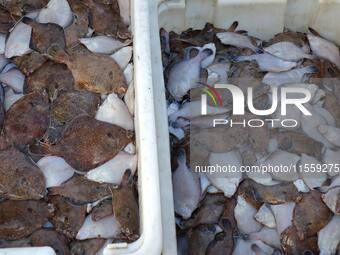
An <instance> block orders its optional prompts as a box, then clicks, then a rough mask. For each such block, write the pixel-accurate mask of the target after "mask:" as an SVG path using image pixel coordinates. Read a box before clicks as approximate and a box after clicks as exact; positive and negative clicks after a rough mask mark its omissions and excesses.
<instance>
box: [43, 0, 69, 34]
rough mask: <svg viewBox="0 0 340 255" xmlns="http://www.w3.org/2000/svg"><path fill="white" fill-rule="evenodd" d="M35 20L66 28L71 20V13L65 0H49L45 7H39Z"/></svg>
mask: <svg viewBox="0 0 340 255" xmlns="http://www.w3.org/2000/svg"><path fill="white" fill-rule="evenodd" d="M37 21H38V22H40V23H55V24H58V25H59V26H61V27H63V28H66V27H68V26H69V25H71V23H72V21H73V13H72V10H71V8H70V5H69V4H68V2H67V0H50V1H49V2H48V4H47V7H46V8H43V9H41V11H40V13H39V15H38V17H37Z"/></svg>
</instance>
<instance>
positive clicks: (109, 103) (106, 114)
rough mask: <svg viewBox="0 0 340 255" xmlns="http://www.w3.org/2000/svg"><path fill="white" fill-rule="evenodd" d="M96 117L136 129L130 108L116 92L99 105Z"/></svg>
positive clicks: (128, 128) (127, 128) (126, 127)
mask: <svg viewBox="0 0 340 255" xmlns="http://www.w3.org/2000/svg"><path fill="white" fill-rule="evenodd" d="M96 119H97V120H100V121H104V122H108V123H111V124H114V125H117V126H120V127H122V128H125V129H126V130H134V123H133V119H132V116H131V114H130V112H129V110H128V108H127V107H126V105H125V103H124V102H123V101H122V100H121V99H120V98H119V97H118V96H117V95H116V94H114V93H112V94H110V95H109V96H108V97H107V98H106V99H105V101H104V102H103V103H102V105H101V106H100V107H99V109H98V111H97V114H96Z"/></svg>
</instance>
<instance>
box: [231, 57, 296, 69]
mask: <svg viewBox="0 0 340 255" xmlns="http://www.w3.org/2000/svg"><path fill="white" fill-rule="evenodd" d="M253 60H255V61H256V62H257V64H258V65H259V67H260V69H261V70H262V71H265V72H283V71H288V70H290V69H292V68H294V67H296V66H297V63H296V62H292V61H286V60H283V59H280V58H277V57H275V56H273V55H271V54H268V53H264V54H255V55H250V56H238V57H235V58H234V61H236V62H242V61H253Z"/></svg>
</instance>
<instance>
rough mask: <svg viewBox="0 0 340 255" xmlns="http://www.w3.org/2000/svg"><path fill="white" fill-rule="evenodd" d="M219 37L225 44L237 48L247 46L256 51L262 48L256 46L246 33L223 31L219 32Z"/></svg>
mask: <svg viewBox="0 0 340 255" xmlns="http://www.w3.org/2000/svg"><path fill="white" fill-rule="evenodd" d="M216 36H217V38H218V39H220V41H221V42H222V43H223V44H226V45H231V46H234V47H237V48H241V49H243V48H247V49H251V50H252V51H254V52H258V51H260V49H259V48H258V47H257V46H255V45H254V44H253V43H252V41H251V40H250V38H249V37H248V36H246V35H243V34H240V33H236V32H223V33H217V34H216Z"/></svg>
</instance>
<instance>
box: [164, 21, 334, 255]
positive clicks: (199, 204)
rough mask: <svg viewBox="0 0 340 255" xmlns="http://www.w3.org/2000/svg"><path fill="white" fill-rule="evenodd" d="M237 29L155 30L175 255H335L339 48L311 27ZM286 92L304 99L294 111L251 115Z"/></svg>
mask: <svg viewBox="0 0 340 255" xmlns="http://www.w3.org/2000/svg"><path fill="white" fill-rule="evenodd" d="M237 26H238V22H234V23H233V24H232V25H231V26H230V27H229V28H228V29H219V28H215V27H214V26H213V25H211V24H206V25H205V27H204V28H203V29H202V30H194V29H188V30H186V31H184V32H182V33H181V34H176V33H175V32H172V31H171V32H167V31H165V30H164V29H161V31H160V37H161V47H162V59H163V70H164V79H165V83H166V89H167V102H168V119H169V132H170V144H171V153H172V170H173V171H172V181H173V191H174V206H175V213H176V229H177V242H178V254H183V255H184V254H189V255H190V254H195V255H197V254H202V255H203V254H209V255H216V254H224V255H226V254H233V255H238V254H239V255H244V254H256V255H259V254H261V255H262V254H292V255H295V254H296V255H297V254H299V255H301V254H323V255H331V254H340V245H339V242H340V174H339V163H340V90H339V88H340V53H339V47H338V46H337V45H335V44H334V43H333V42H331V41H328V40H327V39H325V38H323V37H322V36H321V35H320V34H318V32H317V31H315V30H313V29H312V28H310V29H309V32H308V33H300V32H294V31H289V30H284V31H283V32H282V33H279V34H277V35H275V36H274V37H273V38H272V39H270V40H268V41H263V40H261V39H259V38H255V37H252V36H250V35H249V34H248V33H247V31H238V30H237ZM221 84H222V85H223V84H232V85H233V86H234V87H235V86H236V88H235V89H234V92H235V91H236V92H238V91H239V94H242V92H243V93H247V92H248V98H249V97H250V98H251V99H252V103H249V100H248V101H247V100H244V102H243V103H244V105H243V103H242V100H241V99H243V98H242V97H238V99H237V100H236V99H235V98H234V101H233V99H232V96H234V94H232V93H231V92H230V91H229V90H227V89H223V90H218V88H219V86H220V85H221ZM220 87H221V86H220ZM249 88H251V89H249ZM293 88H294V89H296V88H298V89H300V90H302V91H307V92H308V93H307V94H308V95H309V98H308V100H307V99H306V98H303V99H306V100H305V101H304V102H303V103H302V104H301V105H302V106H301V105H300V106H301V107H296V105H294V104H287V105H286V109H285V110H286V112H282V111H281V108H280V107H277V108H276V109H274V110H273V111H272V112H271V113H270V114H262V115H261V114H256V110H258V111H257V112H259V111H264V110H268V109H271V108H272V107H271V106H272V105H273V102H274V101H279V103H283V102H280V101H282V100H281V99H282V97H280V96H282V93H283V92H282V91H289V90H290V91H296V90H292V89H293ZM249 91H250V92H252V95H251V96H250V95H249ZM236 92H235V93H236ZM294 93H295V92H294ZM294 93H293V94H294ZM202 94H204V96H205V98H206V102H207V105H206V106H205V107H204V109H205V110H204V111H203V110H202V109H203V106H202V102H201V101H202V100H203V98H204V97H203V96H202ZM290 96H291V97H294V99H299V100H300V99H301V98H300V97H301V95H298V93H295V94H294V95H290ZM278 98H279V99H278ZM240 102H241V103H240ZM247 103H248V104H247ZM235 106H237V107H236V110H240V109H242V108H243V107H244V109H245V110H244V114H243V115H240V114H234V112H235ZM301 109H303V110H307V111H308V113H310V114H306V111H305V112H302V111H301ZM254 112H255V113H254ZM264 115H265V116H264ZM242 117H243V119H242ZM216 119H218V120H219V121H218V123H219V124H221V125H215V124H216V122H215V120H216ZM241 119H242V120H241ZM254 119H255V121H254ZM266 119H271V120H272V122H267V121H266ZM287 119H289V120H293V122H294V125H288V124H287V122H285V121H286V120H287ZM222 120H223V121H222ZM231 122H234V123H238V125H236V124H235V125H230V123H231ZM227 123H228V125H227ZM240 123H241V124H242V126H241V124H240ZM246 123H248V125H246ZM249 123H252V124H253V125H250V124H249ZM258 123H264V124H262V125H260V124H258ZM215 165H223V166H235V169H241V168H242V167H244V166H247V167H249V169H252V168H251V167H254V169H256V167H257V166H263V165H265V166H270V165H273V166H275V165H283V166H285V165H290V166H291V167H292V169H295V171H287V172H283V171H272V172H269V171H264V172H259V171H243V172H242V171H236V172H233V173H231V172H228V171H224V172H223V171H222V172H219V173H216V172H211V171H207V170H206V169H211V168H208V167H207V166H215ZM197 166H201V168H197ZM204 167H205V168H204ZM236 167H237V168H236ZM197 169H205V171H198V170H197ZM313 169H314V170H313Z"/></svg>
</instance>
